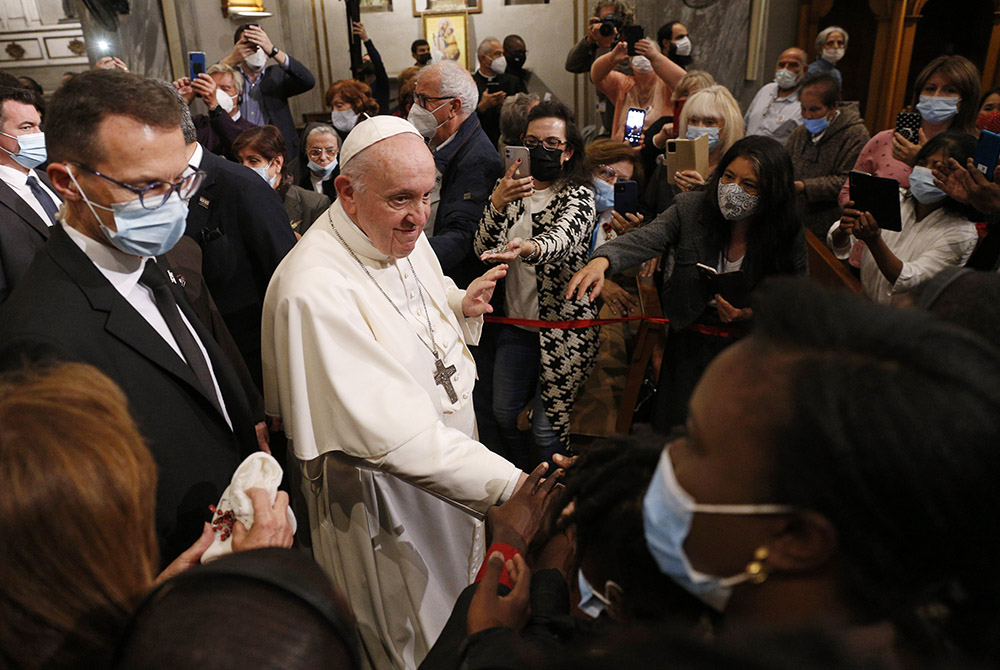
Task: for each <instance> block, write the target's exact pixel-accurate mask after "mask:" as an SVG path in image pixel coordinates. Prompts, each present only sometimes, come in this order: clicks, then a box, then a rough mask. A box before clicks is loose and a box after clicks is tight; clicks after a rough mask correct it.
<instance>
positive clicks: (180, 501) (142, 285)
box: [0, 70, 256, 563]
mask: <svg viewBox="0 0 1000 670" xmlns="http://www.w3.org/2000/svg"><path fill="white" fill-rule="evenodd" d="M126 92H127V93H128V94H126ZM46 122H47V144H48V149H49V154H50V159H51V161H52V162H51V163H50V165H49V168H48V171H49V176H50V177H51V179H52V183H53V185H54V187H55V189H56V191H57V192H58V194H59V195H60V196H61V197H62V198H63V201H64V202H65V205H66V216H65V220H64V222H63V223H62V224H60V225H58V226H56V227H53V229H52V231H51V232H52V234H51V237H50V239H49V241H48V242H47V243H46V246H45V248H44V249H43V250H42V251H41V252H39V254H38V255H37V256H36V258H35V260H34V262H33V263H32V264H31V266H30V267H29V268H28V271H27V273H26V274H25V276H24V277H23V278H22V281H21V282H20V284H19V285H18V286H17V288H16V289H15V290H14V292H13V293H12V294H11V296H10V298H9V299H8V301H7V302H6V304H5V305H4V306H3V308H2V310H0V347H2V348H3V350H4V353H5V354H6V355H7V358H8V360H9V355H10V354H9V352H10V351H11V350H16V351H26V350H30V351H32V352H33V353H34V354H38V353H39V352H46V353H51V354H53V355H58V356H60V357H65V358H71V359H75V360H79V361H83V362H86V363H89V364H91V365H94V366H96V367H98V368H100V369H101V370H102V371H103V372H104V373H105V374H107V375H109V376H110V377H111V378H112V379H113V380H115V382H117V383H118V384H119V385H120V386H121V387H122V389H123V390H124V392H125V394H126V396H127V397H128V401H129V409H130V411H131V412H132V414H133V416H134V418H135V420H136V423H137V424H138V426H139V429H140V431H141V432H142V434H143V436H144V437H145V438H146V440H147V444H148V446H149V448H150V451H151V452H152V454H153V457H154V458H155V460H156V463H157V470H158V478H159V483H158V486H157V510H156V512H157V514H156V523H157V535H158V536H159V538H160V542H161V545H160V546H161V552H162V556H163V559H164V563H166V562H167V561H169V560H171V559H172V558H174V557H176V556H177V555H178V554H179V553H180V552H181V551H183V550H184V549H186V548H187V547H188V546H189V545H191V544H192V543H193V542H194V540H195V539H197V538H198V537H199V535H200V534H201V532H202V528H203V526H202V524H203V522H204V521H206V520H207V519H208V518H209V512H208V505H210V504H214V503H215V502H217V501H218V498H219V496H220V495H221V493H222V491H223V489H224V488H225V487H226V486H227V485H228V483H229V481H230V479H231V477H232V474H233V472H234V470H235V469H236V467H237V466H238V465H239V463H240V461H241V460H242V459H243V458H244V457H245V456H246V455H247V454H249V453H251V452H252V451H254V450H255V449H256V438H255V436H254V431H253V417H252V416H251V413H250V408H249V406H248V403H247V399H246V395H245V393H244V392H243V390H242V388H241V387H240V383H239V380H238V378H237V376H236V374H235V372H234V371H233V369H232V367H231V366H230V364H229V363H228V362H227V360H226V358H225V356H224V355H223V354H222V352H221V351H220V349H219V347H218V346H217V345H216V343H215V342H214V340H213V339H212V337H211V335H210V334H209V333H208V331H207V330H206V329H205V327H204V326H203V325H202V324H201V322H200V321H199V320H198V318H197V316H196V315H195V313H194V312H193V311H192V310H191V308H190V306H189V305H188V303H187V301H186V300H185V298H184V294H183V291H182V290H180V287H178V286H175V285H171V284H170V283H169V280H168V278H169V277H170V276H171V274H172V273H170V272H165V271H164V270H163V269H155V268H151V266H150V263H151V262H153V260H154V258H151V257H153V256H157V255H158V254H161V253H164V252H165V251H167V250H168V249H169V248H170V246H171V244H173V243H174V242H176V240H177V239H178V238H179V237H180V235H181V234H182V233H183V229H184V218H185V213H184V205H183V200H182V198H184V197H187V196H189V195H190V191H191V190H193V189H194V188H196V187H197V180H198V179H199V177H198V176H197V175H194V176H192V175H187V176H185V173H186V172H188V168H187V151H186V147H185V144H184V139H183V135H182V133H181V130H180V107H179V105H178V104H177V102H176V100H175V99H174V98H173V97H172V96H171V94H170V93H169V92H168V91H167V90H166V89H164V88H163V86H162V85H160V84H159V83H157V82H154V81H151V80H146V79H143V78H142V77H139V76H136V75H132V74H128V73H125V72H119V71H110V70H97V71H92V72H87V73H84V74H81V75H77V77H75V78H74V79H73V80H72V81H70V82H68V83H67V84H65V85H64V86H63V87H62V88H61V89H60V90H59V91H58V92H57V93H56V94H55V96H53V99H52V102H51V103H50V106H49V108H48V110H47V115H46ZM140 193H141V194H142V197H141V199H140V198H139V194H140ZM151 208H152V209H151ZM136 231H140V232H141V234H138V235H137V234H135V232H136ZM159 260H160V261H161V262H164V259H162V258H160V259H159ZM150 269H153V273H152V277H153V278H154V279H155V278H157V277H158V278H160V283H159V284H155V283H153V282H150V281H149V280H150V276H147V275H149V272H148V271H149V270H150ZM166 269H169V268H166ZM147 286H148V287H149V288H147ZM122 532H129V529H127V528H123V529H122Z"/></svg>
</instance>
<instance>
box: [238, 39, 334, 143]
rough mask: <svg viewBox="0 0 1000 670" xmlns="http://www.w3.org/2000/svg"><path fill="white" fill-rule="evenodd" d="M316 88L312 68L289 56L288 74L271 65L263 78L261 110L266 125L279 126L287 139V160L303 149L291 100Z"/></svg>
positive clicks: (278, 66) (261, 81) (261, 82)
mask: <svg viewBox="0 0 1000 670" xmlns="http://www.w3.org/2000/svg"><path fill="white" fill-rule="evenodd" d="M244 76H246V75H245V74H244ZM315 85H316V77H314V76H313V73H312V72H310V71H309V68H307V67H306V66H305V65H303V64H302V63H300V62H299V61H297V60H295V59H294V58H292V57H291V56H288V69H287V70H286V69H285V68H283V67H281V66H280V65H277V64H275V65H269V66H267V68H266V69H265V70H264V73H263V74H262V75H261V80H260V106H261V112H263V115H264V122H265V123H268V124H270V125H272V126H277V128H278V130H280V131H281V134H282V136H283V137H284V138H285V149H286V152H287V153H285V155H286V156H289V157H291V156H294V155H295V154H296V151H297V150H298V146H299V137H298V135H297V134H296V132H295V121H294V119H292V110H290V109H289V108H288V99H289V98H291V97H292V96H296V95H299V94H300V93H305V92H306V91H309V90H311V89H312V87H313V86H315Z"/></svg>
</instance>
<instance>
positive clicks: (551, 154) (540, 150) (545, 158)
mask: <svg viewBox="0 0 1000 670" xmlns="http://www.w3.org/2000/svg"><path fill="white" fill-rule="evenodd" d="M528 153H529V154H530V156H531V176H532V177H534V178H535V179H537V180H538V181H544V182H550V181H553V180H554V179H556V178H557V177H558V176H559V175H560V174H562V149H546V148H545V147H543V146H542V145H541V144H539V145H538V146H537V147H531V149H529V150H528Z"/></svg>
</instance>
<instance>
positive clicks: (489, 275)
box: [462, 264, 507, 318]
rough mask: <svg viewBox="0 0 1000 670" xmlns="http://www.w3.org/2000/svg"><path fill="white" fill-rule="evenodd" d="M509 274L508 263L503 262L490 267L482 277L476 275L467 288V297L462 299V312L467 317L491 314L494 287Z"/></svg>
mask: <svg viewBox="0 0 1000 670" xmlns="http://www.w3.org/2000/svg"><path fill="white" fill-rule="evenodd" d="M506 275H507V265H506V264H501V265H498V266H496V267H495V268H490V269H489V270H488V271H487V272H486V274H484V275H483V276H482V277H476V278H475V279H473V280H472V283H470V284H469V288H467V289H465V298H463V299H462V313H463V314H465V316H466V317H467V318H473V317H476V316H481V315H483V314H489V313H490V312H492V311H493V307H491V306H490V299H491V298H492V297H493V289H495V288H496V286H497V282H498V281H500V280H501V279H503V278H504V277H505V276H506Z"/></svg>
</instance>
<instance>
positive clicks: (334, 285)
mask: <svg viewBox="0 0 1000 670" xmlns="http://www.w3.org/2000/svg"><path fill="white" fill-rule="evenodd" d="M334 229H336V230H337V231H339V232H340V234H341V235H342V236H343V238H344V241H345V242H346V243H347V244H348V245H349V246H350V247H351V249H353V250H354V252H355V253H356V254H357V255H358V257H359V258H360V259H361V261H362V262H364V264H365V267H367V268H368V271H369V272H370V273H371V275H372V276H373V277H374V278H375V280H376V281H377V282H378V284H379V285H380V286H381V287H382V289H383V290H384V291H385V293H386V294H388V296H389V298H391V299H392V301H393V302H394V303H395V305H396V306H397V307H398V308H399V309H400V310H401V311H402V313H403V315H404V316H401V315H400V314H399V313H398V312H397V311H396V309H394V308H393V307H392V305H390V304H389V300H387V299H386V296H384V295H382V293H381V292H380V291H379V289H378V287H377V286H376V285H375V282H373V281H372V279H371V278H369V277H368V276H367V275H366V274H365V272H364V270H362V268H361V266H360V264H359V263H358V261H357V260H355V259H354V258H353V257H352V256H351V254H350V253H349V252H348V250H347V249H346V248H345V247H344V245H343V244H342V243H341V241H340V240H339V239H338V238H337V235H336V233H335V232H334ZM408 261H411V262H412V269H411V266H410V263H409V262H408ZM413 270H416V275H414V272H413ZM417 277H419V281H420V285H421V286H422V287H423V300H424V302H423V303H422V302H421V299H420V292H419V291H418V288H417ZM464 295H465V292H464V291H462V290H459V289H458V288H456V287H455V284H454V283H453V282H452V281H451V280H450V279H448V278H446V277H445V276H444V274H443V273H442V272H441V266H440V264H439V263H438V261H437V258H436V256H435V255H434V252H433V251H432V250H431V247H430V244H429V243H428V242H427V239H426V237H425V236H424V235H420V236H419V239H418V241H417V245H416V248H415V249H414V251H413V253H411V254H410V256H409V257H408V258H407V259H401V260H394V259H392V258H390V257H388V256H386V255H384V254H382V253H380V252H379V251H378V250H377V249H376V248H375V247H374V246H373V245H372V244H371V242H370V241H369V240H368V238H367V236H366V235H365V234H364V233H363V232H362V231H361V230H360V229H359V228H358V227H357V226H355V225H354V223H353V222H352V221H351V220H350V218H348V216H347V214H346V213H345V212H344V210H343V208H342V207H341V205H340V202H339V201H338V202H335V203H334V204H333V206H332V207H331V208H330V209H329V211H328V212H327V214H325V215H323V216H321V217H320V218H319V219H318V220H317V221H316V222H315V223H314V224H313V225H312V227H311V228H310V229H309V231H308V232H307V233H306V235H305V236H304V237H303V238H302V239H301V240H300V241H299V242H298V243H297V244H296V245H295V247H294V248H293V249H292V251H291V252H290V253H289V254H288V255H287V256H286V257H285V259H284V260H283V261H282V263H281V264H280V265H279V266H278V269H277V270H276V271H275V273H274V276H273V278H272V279H271V283H270V285H269V286H268V289H267V297H266V299H265V301H264V317H263V349H264V351H263V359H264V385H265V388H264V391H265V398H266V401H267V410H268V413H269V414H280V416H281V417H282V420H283V422H284V428H285V433H286V434H287V436H288V438H289V445H290V448H291V450H292V451H293V453H294V455H295V457H296V458H298V459H299V460H300V461H301V462H302V475H303V478H304V480H303V493H304V494H305V497H306V501H307V503H308V507H309V520H310V525H311V532H312V542H313V552H314V554H315V556H316V560H317V561H318V562H319V563H320V565H322V566H323V567H324V569H325V570H326V571H327V573H328V574H329V575H330V577H331V578H332V579H333V582H334V584H335V585H336V586H337V587H338V588H339V589H340V590H341V591H342V592H343V593H344V594H345V595H346V596H347V598H348V600H349V601H350V604H351V607H352V608H353V609H354V614H355V615H356V616H357V619H358V625H359V628H360V631H361V641H362V645H363V647H364V651H365V654H363V656H367V662H368V663H369V664H370V666H372V667H375V668H379V669H380V670H381V669H383V668H415V667H416V666H417V665H418V664H419V663H420V661H421V660H422V659H423V657H424V656H425V655H426V653H427V651H428V650H429V649H430V647H431V646H432V645H433V644H434V641H435V640H436V639H437V637H438V634H439V633H440V632H441V629H442V628H443V627H444V624H445V622H446V621H447V619H448V616H449V614H450V613H451V610H452V608H453V607H454V604H455V600H456V598H457V597H458V595H459V593H461V591H462V589H464V588H465V587H466V586H467V585H468V584H469V583H470V582H471V580H472V579H473V578H474V576H475V575H474V572H475V571H476V570H477V569H478V567H479V565H480V563H481V562H482V559H483V553H484V546H483V537H482V518H483V515H484V514H485V512H486V510H487V509H488V508H489V507H490V506H491V505H494V504H497V503H500V502H503V501H504V500H506V499H507V498H508V497H509V496H510V494H511V493H512V492H513V490H514V487H515V485H516V484H517V481H518V477H519V475H520V471H519V470H518V469H517V468H515V467H514V466H513V465H512V464H510V463H509V462H508V461H506V460H505V459H503V458H502V457H500V456H498V455H496V454H494V453H493V452H491V451H489V450H488V449H487V448H486V447H484V446H483V445H482V444H480V443H479V442H477V441H476V440H475V439H474V437H473V436H474V435H475V415H474V413H473V408H472V388H473V385H474V383H475V373H476V370H475V363H474V362H473V359H472V354H471V353H470V352H469V349H468V347H467V346H466V343H467V342H469V343H473V344H474V343H475V342H476V341H477V340H478V338H479V331H480V329H481V327H482V318H481V317H480V318H477V319H466V318H465V317H464V316H463V315H462V306H461V303H462V298H463V297H464ZM424 304H426V306H427V309H428V310H430V313H431V323H432V324H433V326H434V340H435V341H436V342H437V346H438V348H439V349H440V350H441V351H442V357H443V359H444V363H445V365H448V366H450V365H454V366H455V368H456V369H457V373H456V374H455V375H454V376H453V377H452V378H451V379H452V382H453V384H454V387H455V392H456V394H457V396H458V400H457V402H452V401H451V400H450V399H449V397H448V394H447V392H446V391H445V389H444V387H443V386H440V385H437V384H435V379H434V371H435V365H434V357H433V355H432V354H431V352H430V351H429V350H428V349H427V347H426V346H425V345H424V344H422V343H421V339H420V338H422V339H423V340H424V342H427V343H429V342H430V337H429V336H428V333H427V323H426V320H425V315H424V311H423V305H424ZM418 336H419V337H418Z"/></svg>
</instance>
